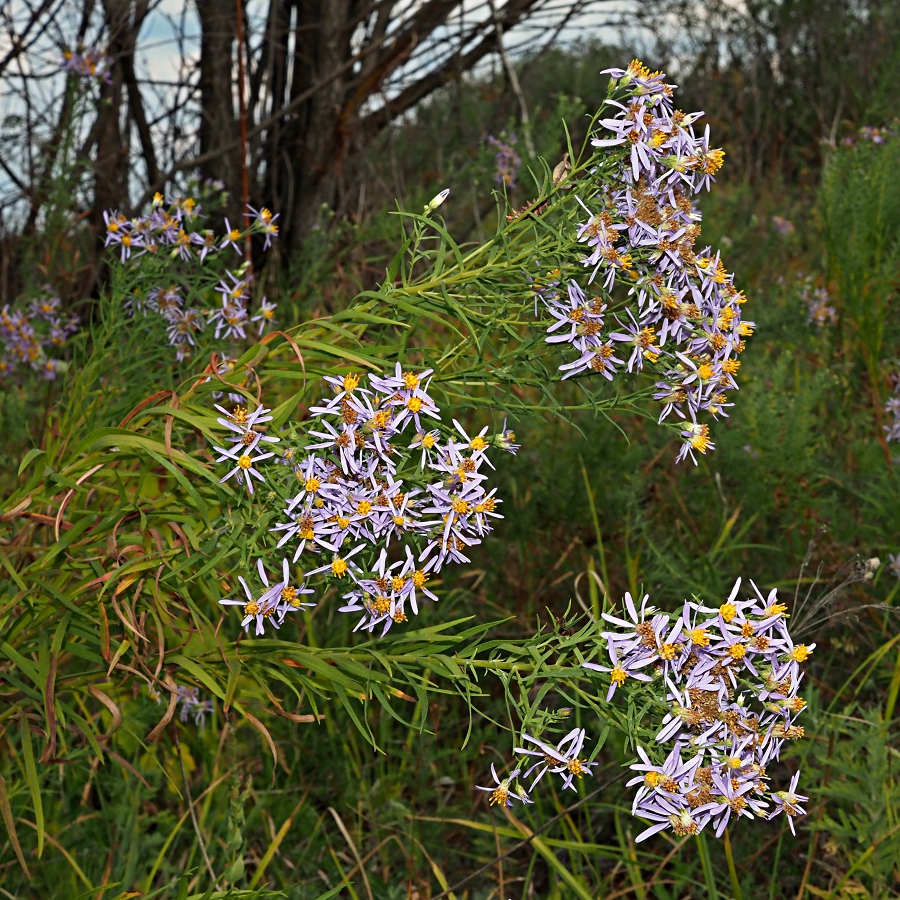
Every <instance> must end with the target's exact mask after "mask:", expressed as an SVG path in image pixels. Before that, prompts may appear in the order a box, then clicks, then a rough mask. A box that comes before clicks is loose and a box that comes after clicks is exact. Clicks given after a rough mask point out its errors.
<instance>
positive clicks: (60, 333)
mask: <svg viewBox="0 0 900 900" xmlns="http://www.w3.org/2000/svg"><path fill="white" fill-rule="evenodd" d="M77 331H78V317H77V316H74V315H66V314H65V313H64V312H63V311H62V300H61V299H60V298H59V297H57V296H54V295H53V293H52V291H51V289H50V288H49V287H46V288H45V289H44V290H43V291H42V293H41V295H40V296H39V297H37V298H36V299H34V300H32V301H31V303H30V305H29V306H28V309H27V311H26V310H22V309H11V308H10V307H9V305H6V306H4V307H3V309H2V310H0V383H2V382H4V381H5V380H6V379H8V378H10V377H13V376H15V375H16V374H17V373H21V372H22V371H25V370H31V371H36V372H40V373H41V375H42V376H43V377H44V378H46V379H48V380H53V379H54V378H56V376H57V374H58V373H59V372H60V371H61V370H62V369H63V367H64V366H65V363H63V362H62V360H60V359H57V358H54V357H53V356H51V355H50V354H51V353H57V352H59V351H60V350H61V349H62V348H63V347H65V345H66V343H67V341H68V340H69V338H71V337H72V335H74V334H75V333H76V332H77Z"/></svg>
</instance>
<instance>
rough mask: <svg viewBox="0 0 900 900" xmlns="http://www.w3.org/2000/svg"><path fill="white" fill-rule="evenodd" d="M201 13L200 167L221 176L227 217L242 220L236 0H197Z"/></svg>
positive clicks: (211, 174) (208, 176)
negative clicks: (237, 105) (235, 61)
mask: <svg viewBox="0 0 900 900" xmlns="http://www.w3.org/2000/svg"><path fill="white" fill-rule="evenodd" d="M196 8H197V15H198V16H199V18H200V27H201V43H200V127H199V131H200V155H201V156H209V159H208V161H207V162H205V163H203V164H202V165H201V167H200V169H201V173H202V174H203V176H204V177H205V178H213V179H216V178H218V179H221V180H222V181H223V182H225V186H226V188H227V190H228V205H227V211H228V216H229V218H230V219H231V222H232V223H233V224H235V223H240V222H242V221H243V218H242V215H243V210H242V209H241V156H240V143H239V142H237V141H236V140H235V138H236V137H237V135H238V130H239V123H238V119H237V115H236V112H235V102H234V92H235V89H236V81H237V79H236V76H235V67H234V62H233V61H234V49H235V37H236V33H237V27H236V26H237V18H236V12H235V4H234V2H233V0H196Z"/></svg>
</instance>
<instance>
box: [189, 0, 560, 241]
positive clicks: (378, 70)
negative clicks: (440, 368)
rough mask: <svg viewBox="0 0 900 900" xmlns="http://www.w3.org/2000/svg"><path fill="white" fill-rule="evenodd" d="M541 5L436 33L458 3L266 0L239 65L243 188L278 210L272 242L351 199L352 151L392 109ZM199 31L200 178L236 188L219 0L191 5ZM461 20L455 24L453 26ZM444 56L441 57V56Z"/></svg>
mask: <svg viewBox="0 0 900 900" xmlns="http://www.w3.org/2000/svg"><path fill="white" fill-rule="evenodd" d="M541 4H542V0H506V3H504V4H502V5H501V4H496V6H497V15H496V17H491V18H488V19H485V18H484V17H482V18H481V19H473V21H472V24H471V25H469V26H467V30H465V31H460V32H459V33H457V32H454V33H453V34H451V33H449V32H447V31H444V32H442V31H441V29H442V28H445V27H446V25H447V22H448V20H449V19H450V17H451V15H452V14H454V11H458V10H459V8H460V0H425V2H423V3H421V4H420V5H419V6H418V7H417V8H415V9H414V10H413V11H412V13H409V11H408V7H403V8H404V9H406V13H405V14H404V16H403V17H402V18H400V14H399V13H398V6H399V4H398V3H397V2H396V0H270V4H269V10H268V16H267V21H266V33H265V37H264V39H263V40H262V41H261V43H260V48H259V51H258V53H257V58H256V59H251V60H250V66H249V76H248V85H247V88H248V95H249V103H248V116H249V117H250V121H249V123H248V124H249V127H250V147H249V148H248V149H249V154H250V159H251V176H252V186H251V192H252V195H253V198H254V199H255V200H256V202H257V203H259V204H265V205H268V206H271V207H273V208H277V209H278V210H279V211H280V213H281V219H280V222H281V230H282V241H281V246H282V248H283V249H284V250H285V251H290V250H291V249H292V247H296V246H297V245H298V244H299V243H300V242H301V241H302V240H303V238H304V237H305V236H306V235H307V234H308V233H309V231H310V230H311V229H312V228H314V227H316V226H317V225H318V224H319V223H320V222H321V221H322V211H323V207H328V208H329V209H331V210H333V211H340V209H341V206H342V201H343V198H344V197H346V196H348V195H350V196H356V193H357V191H356V186H355V185H354V184H353V171H354V167H353V166H351V165H350V163H351V162H352V160H353V157H354V156H355V155H356V154H358V153H359V152H361V151H362V150H363V149H364V147H365V146H366V145H367V144H368V143H369V142H370V141H371V139H372V138H373V137H374V136H375V135H376V134H377V133H378V132H379V131H380V130H381V129H382V128H384V127H386V126H387V125H388V124H390V122H392V121H393V120H394V119H395V118H396V117H397V116H398V115H402V114H403V113H404V112H406V111H407V110H409V109H411V108H412V107H413V106H414V105H415V104H416V103H418V102H419V101H420V100H422V99H423V98H424V97H426V96H428V95H429V94H430V93H432V92H433V91H434V90H436V89H437V88H439V87H441V86H442V85H443V84H445V83H446V82H447V81H448V80H450V79H451V78H454V77H458V76H459V75H460V74H462V73H463V72H465V71H466V70H468V69H469V68H471V67H472V66H473V65H475V63H477V62H478V61H479V60H480V59H482V58H483V57H485V56H486V55H488V54H489V53H492V52H494V51H495V50H496V49H497V44H498V39H497V31H498V28H499V30H500V31H506V30H508V29H510V28H512V27H513V26H515V25H516V24H517V23H518V22H519V21H521V20H522V19H523V18H524V17H526V16H527V15H528V14H529V13H530V12H531V11H532V10H533V9H534V8H535V7H537V6H540V5H541ZM197 9H198V11H199V13H200V18H201V27H202V29H203V38H202V53H201V63H200V87H201V100H202V107H203V110H202V122H201V126H200V154H201V159H202V160H204V162H203V169H204V173H205V174H207V175H210V176H213V175H214V176H216V177H219V178H222V179H223V180H224V181H225V183H226V185H227V186H228V188H229V191H230V193H231V194H232V195H233V196H239V195H240V165H239V160H240V150H239V146H240V145H239V142H238V141H237V140H236V135H237V134H238V125H237V123H236V121H235V113H234V108H233V107H234V103H233V96H234V81H233V73H232V66H231V58H232V57H231V53H232V48H233V36H234V31H235V29H234V10H233V8H232V5H231V3H230V0H222V2H221V3H215V4H213V3H204V2H197ZM461 27H462V26H460V28H461ZM429 41H430V42H431V43H432V44H433V45H434V47H435V50H436V51H438V50H442V51H443V53H442V55H441V54H438V55H437V56H436V57H435V60H436V61H435V60H427V61H425V62H424V63H423V65H422V68H421V72H420V73H419V74H418V75H417V76H414V77H413V78H412V79H411V81H410V83H409V84H408V85H405V86H404V87H403V88H402V89H401V90H395V91H394V92H393V96H392V97H391V99H390V100H388V98H387V97H384V98H381V99H380V103H379V104H376V107H377V108H376V109H375V110H374V111H372V110H371V109H368V110H367V107H368V105H369V104H370V101H371V100H372V99H373V98H374V97H377V96H378V95H379V94H380V92H381V91H382V89H383V88H384V86H385V85H386V84H387V83H388V82H389V81H390V79H391V78H392V77H393V76H395V75H396V74H397V72H398V71H399V70H400V69H401V67H402V66H403V65H404V64H405V63H407V62H408V61H409V60H410V58H411V57H412V56H413V54H414V53H415V51H416V50H417V48H420V47H422V46H424V45H425V44H426V42H429ZM447 51H450V52H447Z"/></svg>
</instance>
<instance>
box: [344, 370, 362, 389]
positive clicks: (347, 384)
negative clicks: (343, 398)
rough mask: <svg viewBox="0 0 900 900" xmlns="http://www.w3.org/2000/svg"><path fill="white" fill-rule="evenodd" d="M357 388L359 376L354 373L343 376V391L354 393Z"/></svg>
mask: <svg viewBox="0 0 900 900" xmlns="http://www.w3.org/2000/svg"><path fill="white" fill-rule="evenodd" d="M358 387H359V375H357V374H355V373H354V372H350V373H349V374H347V375H345V376H344V390H345V391H347V392H348V393H349V392H352V391H355V390H356V389H357V388H358Z"/></svg>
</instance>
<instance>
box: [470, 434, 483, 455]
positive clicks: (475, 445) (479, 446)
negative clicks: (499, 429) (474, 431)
mask: <svg viewBox="0 0 900 900" xmlns="http://www.w3.org/2000/svg"><path fill="white" fill-rule="evenodd" d="M469 446H470V447H471V448H472V449H473V450H475V451H478V450H484V449H486V448H487V446H488V442H487V441H486V440H485V439H484V438H483V437H480V436H479V437H475V438H472V440H471V441H469Z"/></svg>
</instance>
